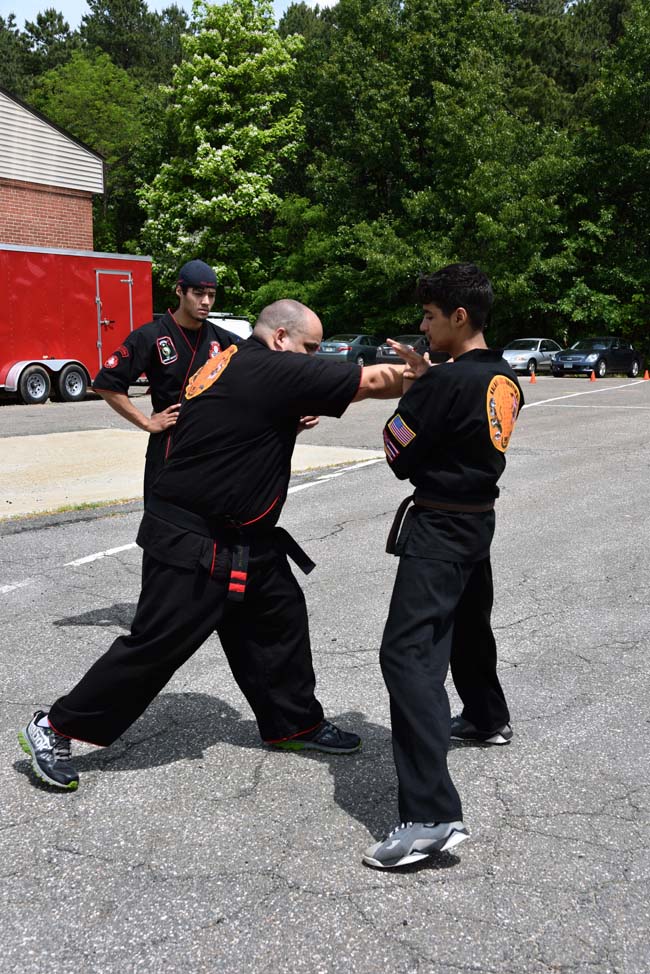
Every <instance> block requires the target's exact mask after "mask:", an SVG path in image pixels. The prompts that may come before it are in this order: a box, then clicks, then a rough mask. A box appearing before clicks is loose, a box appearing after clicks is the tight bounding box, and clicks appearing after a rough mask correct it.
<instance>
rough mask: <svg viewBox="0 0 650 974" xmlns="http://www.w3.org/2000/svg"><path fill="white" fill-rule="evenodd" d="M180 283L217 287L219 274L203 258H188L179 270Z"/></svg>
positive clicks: (188, 285) (189, 285)
mask: <svg viewBox="0 0 650 974" xmlns="http://www.w3.org/2000/svg"><path fill="white" fill-rule="evenodd" d="M177 283H178V284H183V285H184V286H185V287H216V286H217V275H216V274H215V272H214V271H213V270H212V268H211V267H210V265H209V264H206V263H205V261H202V260H188V262H187V264H183V266H182V267H181V269H180V271H179V272H178V282H177Z"/></svg>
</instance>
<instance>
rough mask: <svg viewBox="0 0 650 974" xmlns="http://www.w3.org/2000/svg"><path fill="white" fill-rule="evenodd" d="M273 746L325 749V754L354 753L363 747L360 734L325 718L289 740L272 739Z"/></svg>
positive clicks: (285, 748) (297, 749) (301, 749)
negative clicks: (305, 732) (312, 727)
mask: <svg viewBox="0 0 650 974" xmlns="http://www.w3.org/2000/svg"><path fill="white" fill-rule="evenodd" d="M269 743H270V744H271V747H276V748H279V749H280V750H282V751H305V750H309V751H323V752H324V753H325V754H353V753H354V752H355V751H358V750H359V749H360V747H361V738H360V737H359V735H358V734H351V733H350V731H343V730H341V728H340V727H337V726H336V724H332V723H330V721H329V720H324V721H323V722H322V724H319V725H318V727H316V728H315V729H314V730H312V731H309V732H308V733H307V734H300V735H299V736H298V737H291V738H290V739H289V740H288V741H271V742H269Z"/></svg>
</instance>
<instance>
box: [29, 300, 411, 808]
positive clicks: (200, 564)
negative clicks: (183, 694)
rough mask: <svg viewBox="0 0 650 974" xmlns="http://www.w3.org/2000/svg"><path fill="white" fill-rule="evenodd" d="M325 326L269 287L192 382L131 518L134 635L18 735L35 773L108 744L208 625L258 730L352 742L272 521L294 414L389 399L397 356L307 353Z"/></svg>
mask: <svg viewBox="0 0 650 974" xmlns="http://www.w3.org/2000/svg"><path fill="white" fill-rule="evenodd" d="M322 334H323V332H322V327H321V323H320V321H319V319H318V318H317V316H316V315H315V314H314V313H313V312H312V311H310V310H309V309H308V308H306V307H305V306H304V305H301V304H299V303H298V302H296V301H278V302H276V303H275V304H273V305H270V306H269V307H268V308H266V309H264V311H262V313H261V314H260V316H259V318H258V321H257V323H256V325H255V329H254V333H253V336H252V337H251V338H250V339H248V341H246V342H244V343H243V344H242V345H240V346H235V345H232V346H230V347H229V348H227V349H225V350H224V351H222V352H221V353H220V354H219V355H218V356H217V357H216V358H214V359H209V360H208V361H207V362H206V363H205V365H204V366H203V367H202V368H201V369H200V370H199V371H198V372H196V373H195V374H194V375H193V376H192V378H191V380H190V381H189V383H188V384H187V388H186V390H185V394H184V400H183V405H182V408H181V411H180V414H179V418H178V423H177V424H176V426H175V427H174V431H173V436H172V445H171V450H170V452H169V456H168V458H167V460H166V462H165V465H164V467H163V469H162V470H161V471H160V473H159V475H158V477H157V479H156V481H155V483H154V484H153V489H152V493H151V496H150V497H149V499H148V501H147V505H146V508H145V514H144V517H143V520H142V523H141V525H140V530H139V532H138V538H137V540H138V544H139V545H140V546H141V547H142V548H143V550H144V555H143V570H142V576H143V585H142V592H141V595H140V600H139V602H138V607H137V611H136V614H135V618H134V620H133V625H132V629H131V633H130V634H129V635H127V636H120V637H118V638H117V639H116V640H115V642H114V643H113V645H112V646H111V648H110V649H109V650H108V652H107V653H106V654H105V655H104V656H103V657H101V659H99V660H98V661H97V662H96V663H95V664H94V666H92V667H91V669H90V670H89V671H88V672H87V673H86V675H85V676H84V677H83V678H82V679H81V681H80V682H79V683H78V684H77V686H76V687H75V688H74V689H73V690H72V691H71V692H70V693H68V694H67V695H66V696H64V697H61V698H60V699H59V700H57V701H56V702H55V703H54V705H53V706H52V708H51V709H50V711H49V714H46V713H44V712H42V711H38V712H37V713H36V714H35V715H34V718H33V720H32V721H30V723H29V725H28V726H27V727H26V728H25V730H24V731H23V732H21V734H20V735H19V739H20V742H21V746H22V747H23V748H24V750H26V751H27V752H28V753H29V754H30V755H31V757H32V762H33V766H34V770H35V771H36V773H37V774H38V775H39V777H41V778H42V779H43V780H44V781H46V782H48V783H49V784H51V785H54V786H55V787H58V788H65V789H68V790H74V789H76V787H77V785H78V781H79V776H78V774H77V772H76V770H75V768H74V767H73V765H72V764H71V749H70V738H76V739H78V740H83V741H87V742H90V743H94V744H98V745H102V746H105V745H108V744H111V743H112V742H113V741H114V740H116V739H117V738H118V737H119V736H120V734H122V733H123V732H124V731H125V730H126V729H127V728H128V727H129V726H130V725H131V724H132V723H133V721H134V720H136V718H137V717H138V716H139V715H140V714H141V713H143V711H144V710H145V709H146V708H147V706H148V705H149V703H150V702H151V701H152V700H153V699H154V697H155V696H156V695H157V694H158V693H159V692H160V690H161V689H162V688H163V687H164V685H165V684H166V683H167V682H168V680H169V679H170V678H171V677H172V675H173V674H174V672H175V671H176V670H177V669H178V667H179V666H181V665H182V664H183V663H184V662H185V661H186V660H187V659H189V658H190V656H191V655H192V654H193V653H194V652H195V651H196V650H197V649H198V648H199V647H200V646H201V644H202V643H203V642H204V641H205V640H206V639H207V638H208V636H209V635H210V633H211V632H212V631H213V630H214V629H216V630H217V632H218V634H219V638H220V640H221V644H222V646H223V649H224V652H225V653H226V656H227V658H228V662H229V664H230V667H231V670H232V672H233V675H234V677H235V679H236V681H237V683H238V685H239V687H240V688H241V691H242V693H243V694H244V696H245V697H246V699H247V700H248V702H249V704H250V706H251V709H252V710H253V712H254V714H255V717H256V719H257V723H258V727H259V731H260V736H261V738H262V740H263V741H264V742H265V743H266V744H268V745H271V746H273V747H279V748H285V749H292V750H294V749H295V750H300V749H303V748H308V749H313V750H318V751H325V752H327V753H332V754H347V753H351V752H353V751H356V750H358V748H359V747H360V744H361V742H360V739H359V737H358V736H357V735H356V734H354V733H351V732H348V731H343V730H341V729H340V728H338V727H336V726H335V725H334V724H332V723H330V722H329V721H327V720H325V718H324V715H323V709H322V707H321V705H320V703H319V701H318V700H317V698H316V696H315V692H314V691H315V676H314V671H313V666H312V659H311V649H310V643H309V629H308V622H307V611H306V607H305V599H304V596H303V593H302V590H301V588H300V586H299V585H298V583H297V582H296V580H295V578H294V576H293V573H292V572H291V569H290V568H289V564H288V561H287V556H289V557H290V558H292V559H293V560H294V561H295V562H296V563H297V564H298V565H299V567H301V568H302V569H303V570H305V571H309V570H310V569H311V568H313V564H312V563H311V562H310V561H309V559H308V557H307V556H306V554H305V553H304V552H303V551H302V549H301V548H300V547H299V546H298V544H297V543H296V542H295V541H294V540H293V538H291V536H290V535H289V534H288V533H287V532H286V531H285V530H283V529H282V528H278V527H277V521H278V518H279V517H280V512H281V510H282V507H283V505H284V502H285V500H286V497H287V490H288V485H289V479H290V475H291V455H292V452H293V448H294V444H295V440H296V433H297V428H298V423H299V420H300V417H304V416H316V415H319V414H321V415H328V416H341V415H342V413H343V412H344V411H345V409H346V408H347V407H348V405H349V404H350V403H351V402H357V401H360V400H362V399H366V398H368V397H372V398H391V397H396V396H398V395H400V394H401V390H402V374H403V371H404V367H403V366H388V365H376V366H369V367H367V368H363V369H362V368H361V367H360V366H358V365H356V364H352V363H338V362H327V361H325V360H323V359H317V358H314V357H313V353H314V352H316V351H317V349H318V346H319V344H320V341H321V339H322Z"/></svg>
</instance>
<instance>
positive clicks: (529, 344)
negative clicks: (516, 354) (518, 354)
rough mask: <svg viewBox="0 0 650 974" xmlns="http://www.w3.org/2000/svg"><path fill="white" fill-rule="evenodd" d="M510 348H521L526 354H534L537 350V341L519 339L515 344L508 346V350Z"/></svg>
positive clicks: (511, 343)
mask: <svg viewBox="0 0 650 974" xmlns="http://www.w3.org/2000/svg"><path fill="white" fill-rule="evenodd" d="M508 348H519V349H522V350H523V351H526V352H534V351H535V350H536V348H537V340H536V339H535V338H518V339H517V340H516V341H515V342H510V344H509V345H506V349H508Z"/></svg>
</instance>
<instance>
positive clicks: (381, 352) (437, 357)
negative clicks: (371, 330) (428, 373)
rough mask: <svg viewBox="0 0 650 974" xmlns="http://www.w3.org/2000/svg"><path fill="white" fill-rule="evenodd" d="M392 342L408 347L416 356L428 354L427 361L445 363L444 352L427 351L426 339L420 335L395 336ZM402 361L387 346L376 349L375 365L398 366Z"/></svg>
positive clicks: (445, 355)
mask: <svg viewBox="0 0 650 974" xmlns="http://www.w3.org/2000/svg"><path fill="white" fill-rule="evenodd" d="M393 341H394V342H399V343H400V345H410V346H411V348H412V349H414V351H416V352H417V353H418V355H424V353H425V352H429V359H430V361H431V362H446V361H447V359H448V358H449V356H448V355H447V354H446V353H445V352H432V351H431V350H430V349H429V342H428V340H427V339H426V337H425V336H424V335H423V334H422V333H420V334H419V335H396V336H395V338H393ZM403 361H404V359H403V358H401V357H400V356H399V355H398V354H397V352H396V351H395V349H394V348H391V346H390V345H388V344H383V345H380V346H379V348H378V349H377V364H378V365H386V364H389V365H390V364H393V365H399V364H400V363H402V362H403Z"/></svg>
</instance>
